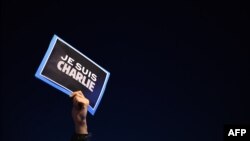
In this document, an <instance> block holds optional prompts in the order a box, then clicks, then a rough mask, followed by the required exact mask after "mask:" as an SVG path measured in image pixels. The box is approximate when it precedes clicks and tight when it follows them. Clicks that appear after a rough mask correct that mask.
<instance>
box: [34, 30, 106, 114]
mask: <svg viewBox="0 0 250 141" xmlns="http://www.w3.org/2000/svg"><path fill="white" fill-rule="evenodd" d="M109 75H110V73H109V72H108V71H106V70H105V69H104V68H102V67H101V66H99V65H98V64H96V63H95V62H94V61H92V60H91V59H89V58H88V57H87V56H85V55H84V54H82V53H81V52H79V51H78V50H76V49H75V48H74V47H72V46H71V45H69V44H68V43H66V42H65V41H63V40H62V39H61V38H59V37H58V36H56V35H54V36H53V38H52V40H51V42H50V45H49V48H48V50H47V52H46V54H45V56H44V58H43V60H42V62H41V64H40V66H39V68H38V70H37V72H36V74H35V76H36V77H37V78H39V79H41V80H42V81H44V82H46V83H48V84H49V85H51V86H53V87H55V88H56V89H58V90H60V91H62V92H63V93H65V94H67V95H70V94H71V93H72V92H74V91H77V90H81V91H82V92H83V93H84V96H85V97H86V98H87V99H88V100H89V102H90V104H89V107H88V111H89V112H90V113H91V114H92V115H94V114H95V112H96V109H97V107H98V105H99V103H100V101H101V99H102V96H103V93H104V90H105V87H106V85H107V82H108V79H109Z"/></svg>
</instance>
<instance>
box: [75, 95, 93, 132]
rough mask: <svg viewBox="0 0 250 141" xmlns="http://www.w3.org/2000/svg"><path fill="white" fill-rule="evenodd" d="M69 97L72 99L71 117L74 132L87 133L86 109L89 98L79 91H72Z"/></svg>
mask: <svg viewBox="0 0 250 141" xmlns="http://www.w3.org/2000/svg"><path fill="white" fill-rule="evenodd" d="M71 97H72V99H73V108H72V118H73V120H74V123H75V132H76V133H77V134H88V130H87V109H88V106H89V100H88V99H87V98H86V97H85V96H84V95H83V93H82V92H81V91H76V92H73V93H72V95H71Z"/></svg>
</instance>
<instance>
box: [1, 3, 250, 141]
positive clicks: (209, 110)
mask: <svg viewBox="0 0 250 141" xmlns="http://www.w3.org/2000/svg"><path fill="white" fill-rule="evenodd" d="M100 5H102V4H100ZM108 5H109V6H111V5H112V4H108ZM149 5H151V7H150V8H149V7H148V8H146V6H142V5H140V6H139V7H138V6H133V8H122V7H124V6H123V4H120V5H119V6H114V7H115V8H114V7H113V8H108V7H106V8H96V7H95V8H94V7H92V8H89V7H90V6H88V5H87V4H85V3H79V2H78V3H76V2H60V1H41V2H39V1H24V0H20V1H17V0H16V1H14V0H4V1H1V140H2V141H17V140H21V141H34V140H36V141H55V140H57V141H69V138H70V136H71V135H72V133H73V132H74V126H73V122H72V119H71V101H70V99H69V98H68V97H67V96H66V95H65V94H62V93H61V92H59V91H58V90H56V89H54V88H52V87H51V86H49V85H46V84H45V83H43V82H42V81H40V80H38V79H36V78H35V77H34V74H35V72H36V70H37V68H38V66H39V64H40V62H41V60H42V58H43V56H44V54H45V52H46V50H47V47H48V45H49V42H50V40H51V38H52V36H53V35H54V34H57V35H58V36H59V37H61V38H62V39H64V40H65V41H66V42H68V43H70V44H71V45H72V46H74V47H76V48H77V49H78V50H80V51H81V52H83V53H84V54H85V55H87V56H88V57H89V58H91V59H93V60H94V61H95V62H97V63H98V64H100V65H101V66H103V67H104V68H105V69H107V70H108V71H110V72H111V76H110V80H109V82H108V85H107V88H106V91H105V94H104V97H103V100H102V102H101V103H100V105H99V109H98V110H97V112H96V115H95V116H94V117H93V116H91V115H89V117H88V125H89V131H90V132H92V133H93V136H94V138H93V141H103V140H105V141H138V140H140V141H142V140H145V141H151V140H155V141H156V140H166V141H172V140H174V141H182V140H188V141H194V140H195V141H217V140H218V141H222V140H223V126H224V124H246V123H249V122H250V112H249V106H250V103H249V98H250V96H249V61H248V60H249V49H248V47H249V43H248V42H249V38H248V37H249V36H247V35H249V32H248V30H247V29H248V26H249V15H248V14H247V8H248V7H247V5H246V4H244V3H242V2H241V1H234V2H230V1H225V2H222V1H215V2H212V1H210V0H209V1H202V2H201V1H184V0H183V1H174V2H166V3H164V4H163V3H162V4H160V5H161V6H160V7H156V6H154V5H152V4H150V3H149ZM103 7H105V6H103Z"/></svg>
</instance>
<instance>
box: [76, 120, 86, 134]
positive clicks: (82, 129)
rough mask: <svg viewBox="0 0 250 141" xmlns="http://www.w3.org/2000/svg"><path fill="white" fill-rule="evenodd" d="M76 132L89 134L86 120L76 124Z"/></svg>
mask: <svg viewBox="0 0 250 141" xmlns="http://www.w3.org/2000/svg"><path fill="white" fill-rule="evenodd" d="M75 133H76V134H88V127H87V123H86V122H84V123H83V122H82V123H81V124H76V125H75Z"/></svg>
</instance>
